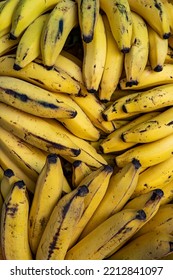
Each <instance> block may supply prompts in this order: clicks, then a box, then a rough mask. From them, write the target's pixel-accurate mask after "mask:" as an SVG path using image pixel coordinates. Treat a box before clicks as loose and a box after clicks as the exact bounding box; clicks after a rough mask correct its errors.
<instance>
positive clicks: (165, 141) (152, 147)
mask: <svg viewBox="0 0 173 280" xmlns="http://www.w3.org/2000/svg"><path fill="white" fill-rule="evenodd" d="M172 141H173V134H170V135H169V136H166V137H164V138H162V139H160V140H157V141H154V142H151V143H144V144H141V145H138V146H136V147H132V148H130V149H129V150H127V151H125V152H124V153H122V154H120V155H117V156H116V157H115V160H116V163H117V165H118V166H119V167H123V166H124V165H126V164H127V163H128V162H130V161H132V159H134V158H136V159H138V160H139V161H140V163H141V165H142V167H149V166H152V165H155V164H158V163H160V162H162V161H164V160H166V159H168V158H170V157H171V156H172V153H173V146H172Z"/></svg>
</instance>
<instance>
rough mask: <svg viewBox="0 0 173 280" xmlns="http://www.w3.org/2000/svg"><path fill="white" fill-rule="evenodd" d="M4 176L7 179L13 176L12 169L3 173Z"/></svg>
mask: <svg viewBox="0 0 173 280" xmlns="http://www.w3.org/2000/svg"><path fill="white" fill-rule="evenodd" d="M4 175H5V176H6V177H7V178H11V177H12V176H14V172H13V170H12V169H10V168H8V169H6V170H5V171H4Z"/></svg>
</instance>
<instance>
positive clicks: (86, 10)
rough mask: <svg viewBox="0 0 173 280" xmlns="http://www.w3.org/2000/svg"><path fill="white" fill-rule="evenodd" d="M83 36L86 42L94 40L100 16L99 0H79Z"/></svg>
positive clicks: (79, 15)
mask: <svg viewBox="0 0 173 280" xmlns="http://www.w3.org/2000/svg"><path fill="white" fill-rule="evenodd" d="M76 2H77V5H78V19H79V25H80V30H81V37H82V40H83V41H84V42H85V43H90V42H91V41H92V40H93V36H94V31H95V25H96V22H97V20H98V16H99V7H100V1H99V0H77V1H76Z"/></svg>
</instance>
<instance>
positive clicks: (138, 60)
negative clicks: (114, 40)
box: [124, 12, 149, 87]
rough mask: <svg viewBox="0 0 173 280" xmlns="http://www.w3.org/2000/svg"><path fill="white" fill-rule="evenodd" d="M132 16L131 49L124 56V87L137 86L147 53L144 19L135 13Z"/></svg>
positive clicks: (147, 38) (146, 33) (145, 62)
mask: <svg viewBox="0 0 173 280" xmlns="http://www.w3.org/2000/svg"><path fill="white" fill-rule="evenodd" d="M131 16H132V39H131V44H132V45H131V48H130V50H129V52H128V53H126V54H125V56H124V68H125V74H126V79H127V81H126V86H130V87H131V86H133V85H136V84H138V79H139V77H140V75H141V73H142V72H143V71H144V69H145V67H146V64H147V61H148V52H149V37H148V29H147V25H146V23H145V21H144V19H143V18H142V17H141V16H140V15H138V14H137V13H135V12H131Z"/></svg>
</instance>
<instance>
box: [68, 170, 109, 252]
mask: <svg viewBox="0 0 173 280" xmlns="http://www.w3.org/2000/svg"><path fill="white" fill-rule="evenodd" d="M112 173H113V168H112V167H111V166H109V165H105V166H102V167H100V168H99V169H97V170H96V171H93V172H92V173H90V174H89V175H88V176H86V177H85V178H84V179H83V180H82V181H81V182H80V184H79V187H80V186H82V185H85V186H87V187H88V191H89V192H88V195H87V196H86V197H85V199H84V211H83V213H82V216H81V218H80V219H79V221H78V223H77V224H76V227H75V232H74V233H73V237H72V238H71V242H70V245H69V248H71V247H72V246H73V245H75V244H76V242H77V240H78V238H79V239H82V238H83V234H82V233H83V229H84V230H85V226H86V225H87V223H88V222H89V221H90V219H91V218H92V216H93V214H94V213H95V211H96V210H97V207H99V205H100V203H101V201H102V199H103V197H104V195H105V194H106V192H107V188H108V186H109V182H110V177H111V175H112Z"/></svg>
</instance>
